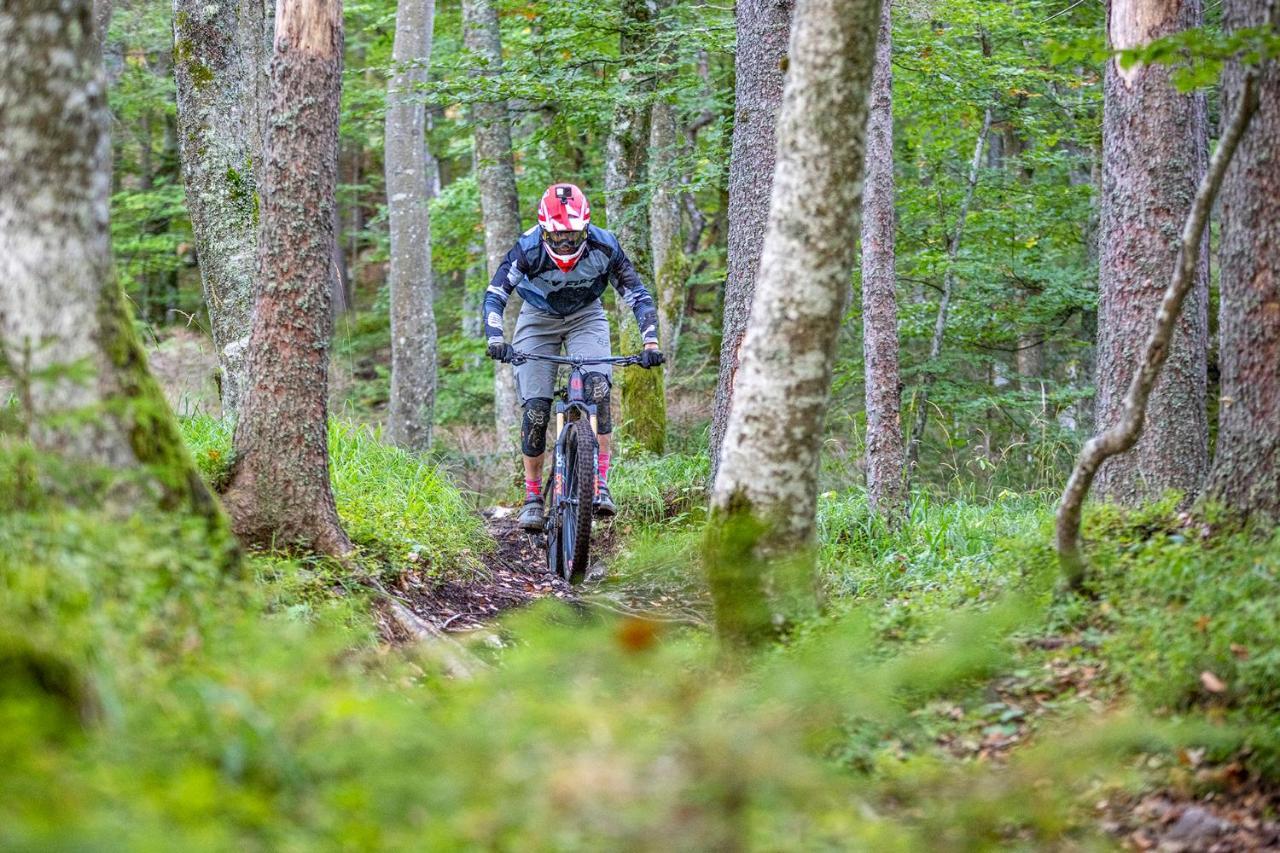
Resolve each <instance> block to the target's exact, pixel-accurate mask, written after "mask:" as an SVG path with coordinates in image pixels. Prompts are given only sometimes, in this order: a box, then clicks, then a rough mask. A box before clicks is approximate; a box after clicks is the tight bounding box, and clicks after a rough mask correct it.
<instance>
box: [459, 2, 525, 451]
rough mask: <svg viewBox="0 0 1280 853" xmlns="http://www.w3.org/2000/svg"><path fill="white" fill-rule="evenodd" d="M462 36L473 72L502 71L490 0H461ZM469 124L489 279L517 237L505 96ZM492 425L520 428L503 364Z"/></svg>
mask: <svg viewBox="0 0 1280 853" xmlns="http://www.w3.org/2000/svg"><path fill="white" fill-rule="evenodd" d="M462 26H463V40H464V42H465V43H466V47H467V49H468V50H470V51H471V52H472V53H474V54H475V55H476V57H477V58H480V59H483V60H484V64H485V68H484V70H483V71H480V72H477V73H479V74H483V75H497V74H500V73H501V72H502V33H501V30H500V28H499V26H498V10H497V7H495V6H494V4H493V0H463V3H462ZM471 120H472V122H474V123H475V174H476V184H477V185H478V186H479V189H480V210H481V214H482V215H483V217H484V251H485V257H486V258H487V259H488V264H487V267H486V268H487V270H488V274H489V276H490V277H492V276H493V274H494V273H495V272H497V271H498V267H499V266H500V265H501V264H502V259H503V258H504V257H506V254H507V252H509V251H511V247H512V246H514V245H515V243H516V240H518V239H519V238H520V196H519V195H518V194H517V192H516V171H515V160H514V158H513V157H512V154H511V120H510V117H509V115H508V113H507V102H506V101H505V100H496V101H481V102H478V103H477V104H476V105H475V106H474V107H472V110H471ZM522 303H523V300H522V299H521V298H520V296H519V294H517V293H512V294H511V297H510V299H508V300H507V310H506V314H505V316H504V317H503V328H504V330H505V332H506V336H507V341H508V342H510V341H511V340H513V339H514V338H515V324H516V317H517V315H519V313H520V306H521V304H522ZM493 410H494V426H495V427H496V428H497V431H498V440H499V441H500V442H502V443H503V444H504V446H510V445H511V443H512V442H514V441H515V440H516V437H517V435H518V434H519V432H520V401H519V400H517V399H516V380H515V374H514V373H513V372H512V370H511V365H509V364H498V363H496V362H495V363H494V366H493Z"/></svg>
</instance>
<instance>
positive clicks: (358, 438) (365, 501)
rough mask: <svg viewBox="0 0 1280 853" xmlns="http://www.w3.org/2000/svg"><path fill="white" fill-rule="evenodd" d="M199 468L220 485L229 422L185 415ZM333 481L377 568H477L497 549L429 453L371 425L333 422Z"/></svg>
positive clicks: (351, 529)
mask: <svg viewBox="0 0 1280 853" xmlns="http://www.w3.org/2000/svg"><path fill="white" fill-rule="evenodd" d="M181 427H182V431H183V434H184V436H185V437H186V440H187V443H188V444H189V445H190V446H191V448H192V452H193V453H194V455H195V458H196V464H197V465H199V467H200V471H201V474H202V475H203V476H204V477H205V479H206V480H208V481H209V482H210V483H212V484H213V485H214V486H215V488H216V487H218V486H219V485H221V484H222V483H223V482H225V480H226V478H227V474H228V470H229V466H230V464H231V432H230V428H229V427H228V425H227V424H226V422H225V421H222V420H218V419H215V418H210V417H205V416H198V417H193V418H186V419H183V420H182V421H181ZM329 458H330V469H329V474H330V479H331V480H332V483H333V494H334V500H335V501H336V502H337V505H338V515H339V516H340V517H341V518H342V523H343V526H344V527H345V528H346V531H347V533H348V535H350V537H351V540H352V541H353V542H354V543H355V544H356V545H358V546H359V547H360V549H361V551H362V553H363V554H364V555H365V556H366V557H368V558H369V559H370V560H371V561H372V563H373V565H374V567H375V568H381V569H383V570H386V571H388V572H395V571H399V570H400V569H403V568H405V567H406V566H409V565H413V566H414V567H416V568H418V569H419V570H424V571H428V572H429V573H432V574H434V575H435V576H442V575H447V574H451V573H455V574H456V573H459V572H462V573H466V572H472V571H475V570H477V569H478V568H479V565H480V563H479V556H480V554H482V553H484V552H485V551H487V550H489V549H490V548H491V547H492V543H491V542H490V541H489V539H488V537H487V536H486V534H485V533H484V527H483V523H482V522H481V520H480V518H479V516H478V515H476V513H475V512H474V511H473V510H472V509H471V507H470V505H469V504H468V503H467V501H466V500H465V498H464V497H463V496H462V495H461V494H460V493H459V492H458V490H457V489H456V488H455V487H454V486H453V484H452V483H451V482H450V481H449V478H448V477H447V476H446V475H445V474H444V473H443V472H442V471H441V470H440V468H439V466H438V465H436V463H435V462H434V461H433V460H432V458H431V457H430V456H425V455H421V454H415V453H410V452H407V451H404V450H399V449H397V448H395V447H391V446H390V445H388V444H385V443H383V442H382V440H381V438H380V436H379V435H378V434H377V433H376V432H375V431H374V430H373V429H372V428H371V427H367V426H360V425H354V424H347V423H343V422H342V421H330V423H329Z"/></svg>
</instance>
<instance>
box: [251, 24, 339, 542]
mask: <svg viewBox="0 0 1280 853" xmlns="http://www.w3.org/2000/svg"><path fill="white" fill-rule="evenodd" d="M341 86H342V6H341V3H340V2H339V0H280V3H279V5H278V6H277V8H276V22H275V55H274V57H273V59H272V62H271V111H270V115H271V117H272V121H271V122H270V125H269V132H268V135H267V139H266V146H265V150H264V153H265V157H264V159H265V169H264V174H265V180H264V181H263V183H262V188H263V193H262V203H261V221H260V228H259V231H258V267H257V270H258V271H257V278H258V288H257V298H256V300H255V304H254V311H253V332H252V334H251V336H250V339H249V376H250V380H251V382H250V386H249V390H248V393H247V394H246V395H245V398H244V400H243V403H242V407H241V413H240V420H239V423H238V424H237V425H236V432H235V442H234V443H235V455H236V458H235V463H234V467H233V470H232V476H231V485H230V487H229V488H228V490H227V493H226V496H225V500H226V504H227V508H228V509H229V510H230V511H231V517H232V524H233V528H234V530H235V531H236V534H237V535H238V536H240V538H241V539H242V540H244V541H245V542H247V543H249V544H254V545H264V546H265V545H272V546H295V547H301V548H305V549H309V550H313V551H316V552H318V553H323V554H332V555H344V554H347V553H349V552H350V550H351V541H350V540H349V539H348V538H347V535H346V533H344V532H343V530H342V526H341V524H340V522H339V521H338V513H337V510H336V508H335V506H334V500H333V492H332V490H331V488H330V485H329V453H328V449H329V448H328V433H327V420H328V405H327V404H328V399H327V398H328V385H329V376H328V368H329V339H330V337H331V335H332V332H333V315H332V314H331V313H330V306H329V299H330V295H331V294H332V292H333V289H332V287H333V285H332V276H333V205H334V187H335V184H336V179H337V154H338V102H339V96H340V93H341Z"/></svg>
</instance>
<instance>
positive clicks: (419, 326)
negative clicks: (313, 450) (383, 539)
mask: <svg viewBox="0 0 1280 853" xmlns="http://www.w3.org/2000/svg"><path fill="white" fill-rule="evenodd" d="M434 17H435V2H434V0H399V3H398V4H397V6H396V35H395V44H394V47H393V49H392V61H393V62H394V63H395V73H394V75H393V76H392V78H391V80H390V82H389V83H388V84H387V117H386V143H385V147H384V151H385V159H386V172H387V211H388V214H389V221H390V229H389V230H390V232H391V273H390V279H391V406H390V412H389V413H388V417H387V432H388V434H389V436H390V438H391V441H392V442H393V443H394V444H396V445H397V446H399V447H403V448H406V449H409V450H426V449H427V448H428V447H430V446H431V425H432V421H433V419H434V414H435V401H436V318H435V309H434V307H433V302H434V298H435V282H434V280H433V276H432V273H431V217H430V208H429V205H430V203H431V196H432V195H433V194H434V193H433V187H432V185H431V180H430V178H431V171H432V170H431V164H429V163H428V158H429V155H428V153H427V138H426V130H427V109H426V105H425V104H424V103H423V101H422V100H421V99H422V95H421V93H419V92H418V91H416V87H418V86H420V85H422V84H423V83H425V82H426V81H427V68H428V67H429V66H430V64H431V33H432V22H433V19H434Z"/></svg>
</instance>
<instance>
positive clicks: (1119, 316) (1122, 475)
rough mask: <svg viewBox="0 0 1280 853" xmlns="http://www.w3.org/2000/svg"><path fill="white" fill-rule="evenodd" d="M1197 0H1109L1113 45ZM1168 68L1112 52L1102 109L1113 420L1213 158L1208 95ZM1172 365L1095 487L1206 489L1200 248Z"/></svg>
mask: <svg viewBox="0 0 1280 853" xmlns="http://www.w3.org/2000/svg"><path fill="white" fill-rule="evenodd" d="M1202 22H1203V14H1202V8H1201V2H1200V0H1111V2H1109V3H1108V4H1107V32H1108V41H1109V44H1110V46H1111V47H1113V48H1117V49H1123V48H1130V47H1137V46H1139V45H1142V44H1144V43H1146V42H1148V41H1150V40H1152V39H1154V38H1158V37H1161V36H1165V35H1169V34H1171V33H1174V32H1178V31H1180V30H1185V29H1188V28H1191V27H1198V26H1200V24H1201V23H1202ZM1170 73H1171V71H1170V68H1169V66H1159V65H1155V66H1135V67H1133V68H1130V69H1128V70H1121V69H1120V68H1119V67H1118V65H1117V63H1116V62H1115V61H1114V60H1113V61H1109V62H1107V66H1106V79H1105V83H1104V93H1105V94H1104V108H1103V135H1102V147H1103V157H1102V159H1103V175H1102V213H1101V245H1100V255H1101V258H1102V263H1101V266H1100V269H1099V278H1098V349H1097V368H1096V369H1097V377H1096V381H1097V389H1098V391H1097V394H1098V402H1097V414H1096V417H1097V424H1098V429H1099V430H1100V431H1103V430H1106V429H1107V428H1108V427H1109V426H1111V425H1112V424H1115V423H1117V421H1118V419H1119V417H1120V412H1121V409H1122V408H1123V403H1124V395H1125V392H1126V390H1127V389H1128V387H1129V382H1130V379H1131V377H1132V376H1133V373H1134V370H1135V369H1136V365H1137V362H1138V359H1137V354H1138V352H1139V350H1140V348H1141V347H1142V343H1143V341H1144V339H1145V336H1146V333H1147V327H1148V325H1149V324H1150V318H1151V315H1152V314H1153V313H1155V311H1156V308H1157V306H1158V305H1159V304H1160V299H1161V295H1162V293H1163V289H1164V281H1165V279H1166V277H1167V276H1168V274H1169V270H1170V269H1171V268H1172V267H1173V262H1174V258H1175V257H1176V255H1177V252H1178V234H1179V230H1180V228H1181V226H1182V223H1183V221H1184V220H1185V219H1186V218H1187V212H1188V211H1189V210H1190V207H1191V200H1192V198H1193V197H1194V196H1195V192H1196V185H1197V183H1198V182H1199V180H1200V176H1201V175H1203V174H1204V171H1205V165H1206V162H1207V148H1206V146H1207V132H1206V119H1205V102H1204V95H1203V94H1186V95H1184V94H1180V93H1179V92H1178V91H1177V90H1176V89H1175V88H1174V86H1173V84H1172V82H1170ZM1199 255H1200V262H1199V267H1198V268H1197V270H1196V278H1195V281H1194V283H1193V286H1192V289H1191V292H1190V293H1189V294H1188V296H1187V299H1186V304H1185V305H1184V306H1183V308H1182V314H1181V316H1180V318H1179V320H1178V327H1177V330H1176V331H1175V333H1174V335H1173V342H1172V349H1171V350H1170V352H1169V358H1168V363H1167V364H1166V365H1165V368H1164V370H1163V371H1162V372H1161V374H1160V378H1159V381H1158V382H1157V383H1156V386H1155V389H1154V390H1153V391H1152V393H1151V399H1150V402H1149V403H1148V406H1147V414H1148V426H1149V428H1148V429H1146V430H1145V431H1144V432H1143V434H1142V438H1141V439H1140V440H1139V442H1138V444H1137V446H1136V447H1135V448H1133V450H1131V451H1128V452H1126V453H1124V454H1122V455H1119V456H1116V457H1114V458H1112V459H1110V460H1109V461H1107V462H1106V464H1104V465H1103V466H1102V469H1101V470H1100V471H1099V472H1098V491H1099V494H1100V495H1101V496H1102V497H1104V498H1107V499H1110V500H1113V501H1116V502H1117V503H1121V504H1126V505H1134V504H1138V503H1141V502H1142V501H1145V500H1149V499H1152V498H1156V497H1159V496H1160V494H1161V493H1163V492H1164V491H1165V490H1167V489H1178V490H1180V491H1182V492H1183V493H1184V494H1185V495H1186V496H1187V497H1192V496H1194V495H1195V494H1196V492H1198V491H1199V489H1200V485H1201V481H1202V480H1203V478H1204V474H1205V469H1206V467H1207V465H1208V458H1207V455H1208V426H1207V414H1206V411H1205V393H1206V382H1207V348H1208V313H1207V312H1208V254H1207V252H1203V251H1202V252H1200V253H1199Z"/></svg>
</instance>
